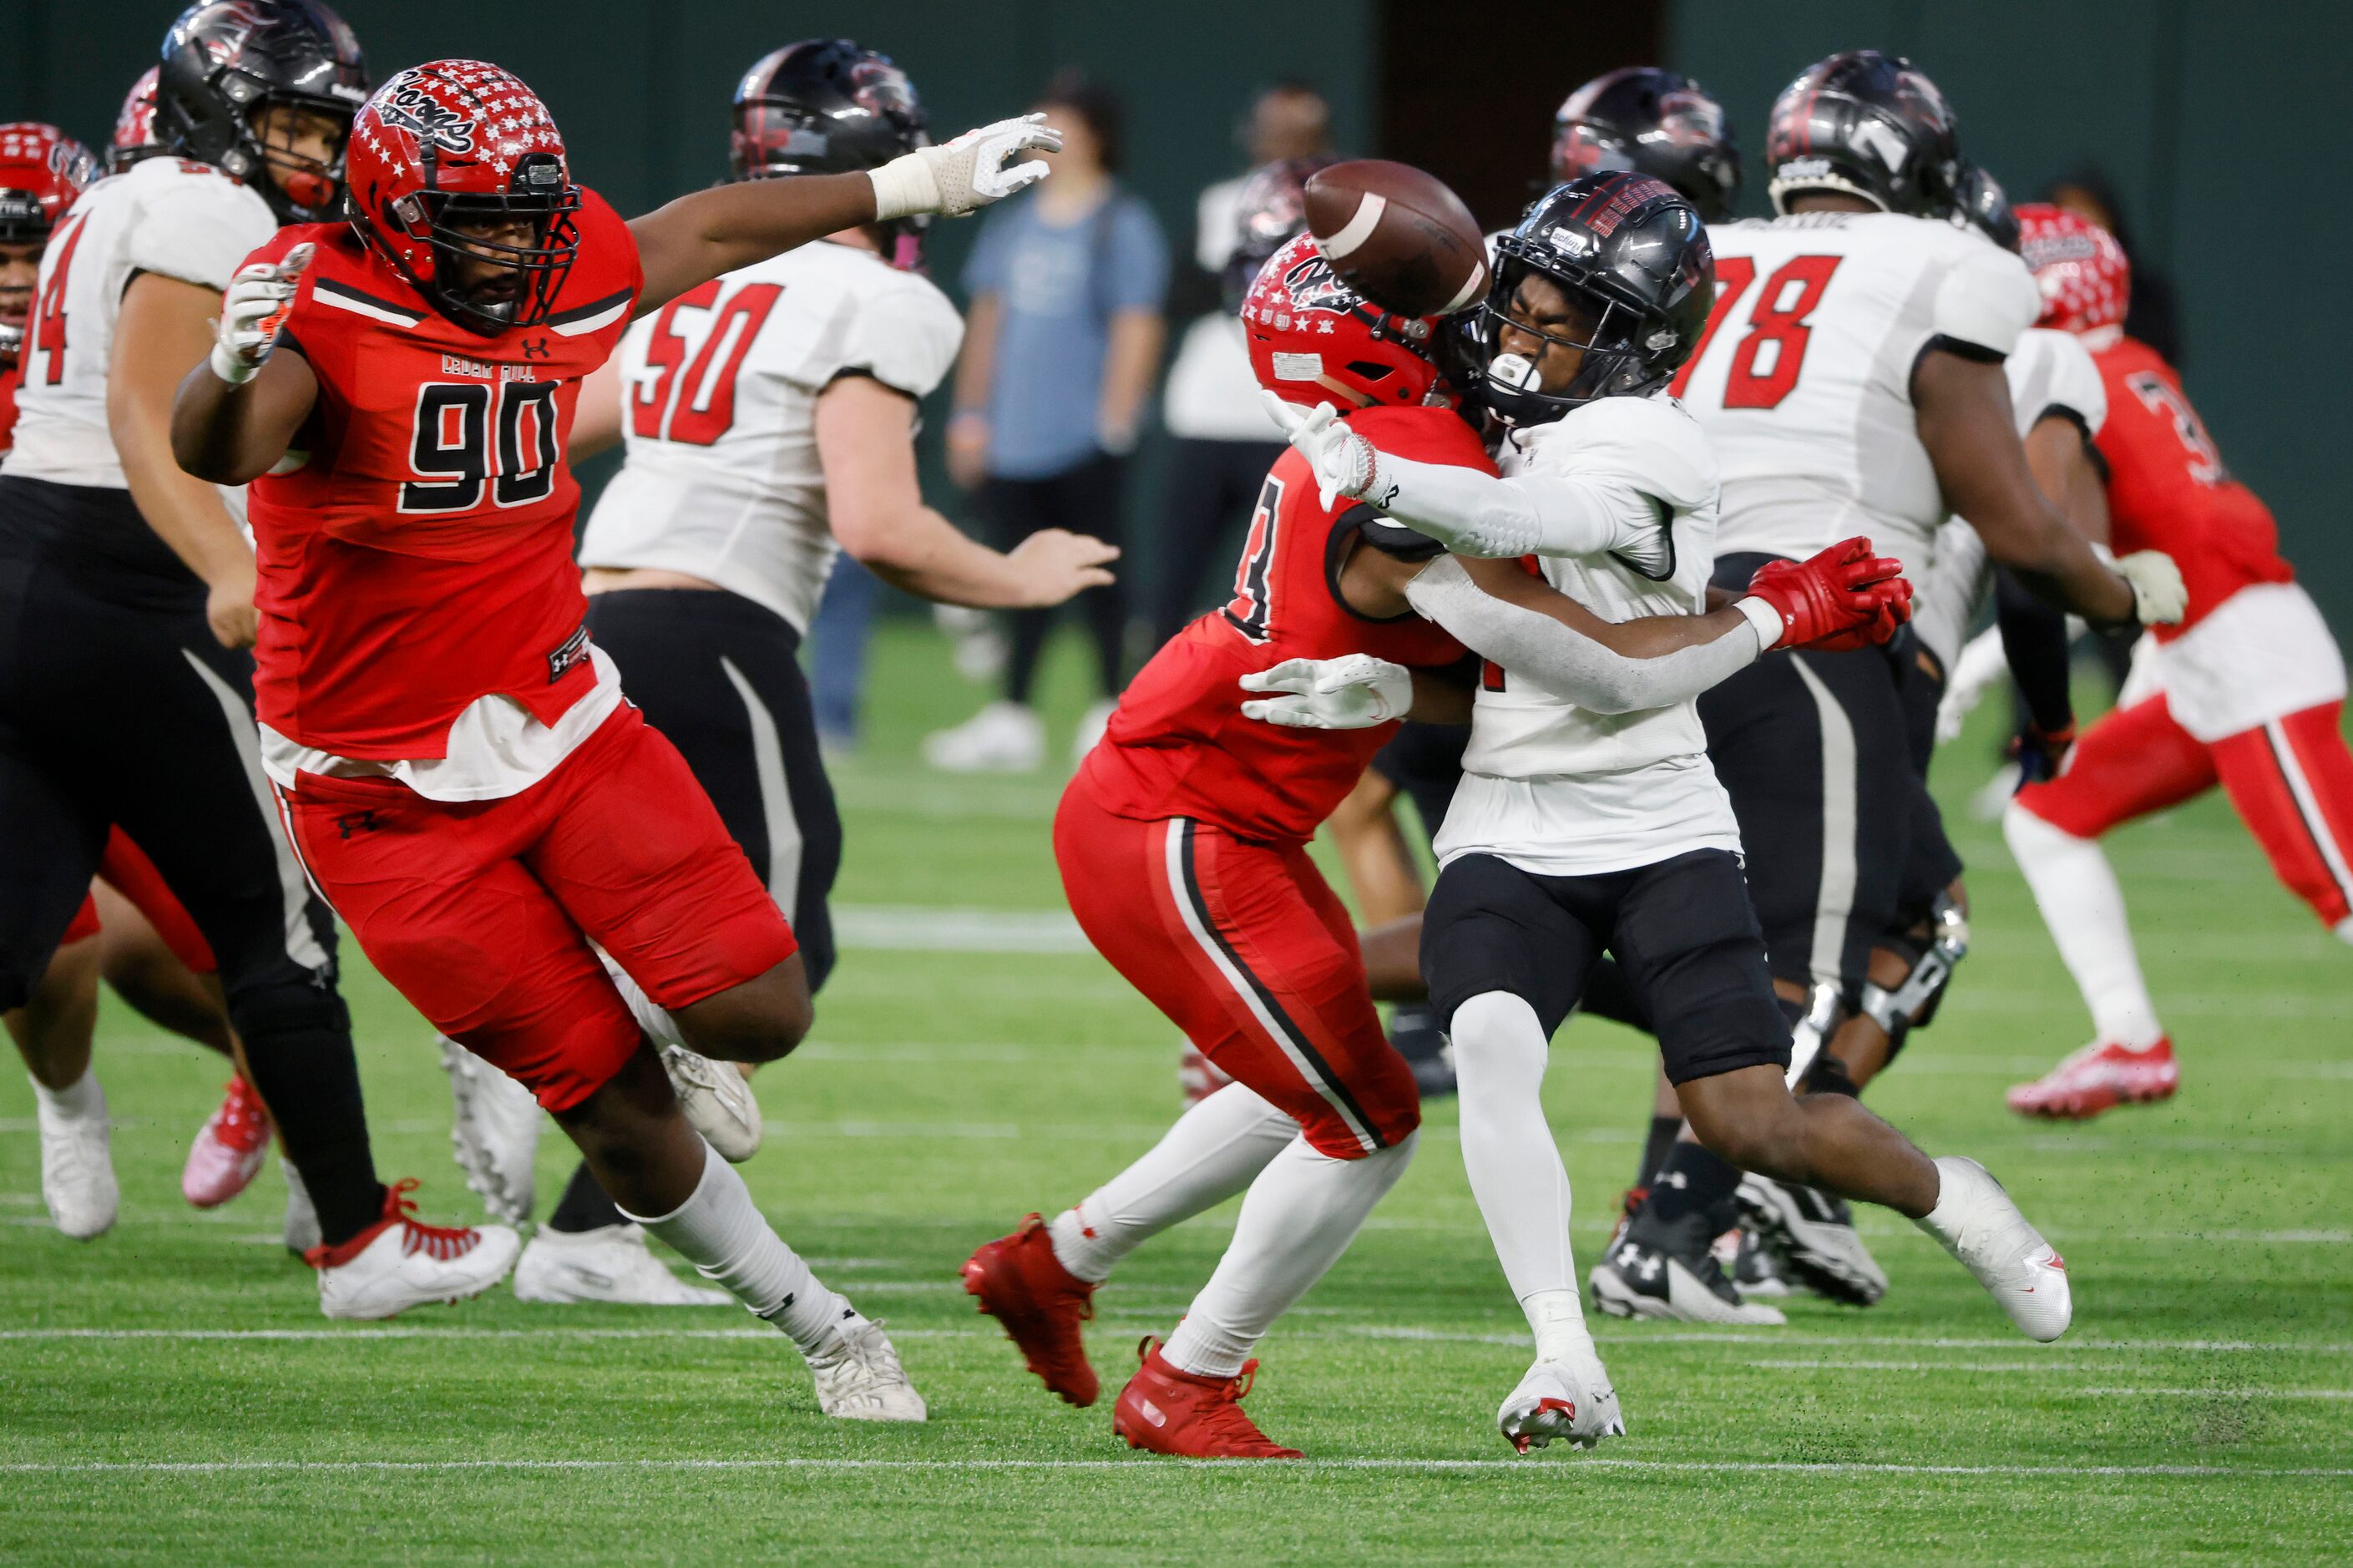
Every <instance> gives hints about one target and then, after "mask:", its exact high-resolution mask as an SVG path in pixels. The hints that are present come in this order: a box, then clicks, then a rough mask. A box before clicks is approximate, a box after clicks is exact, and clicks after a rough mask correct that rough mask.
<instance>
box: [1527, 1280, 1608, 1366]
mask: <svg viewBox="0 0 2353 1568" xmlns="http://www.w3.org/2000/svg"><path fill="white" fill-rule="evenodd" d="M1520 1310H1521V1311H1523V1312H1525V1313H1526V1314H1527V1315H1528V1328H1529V1330H1530V1331H1532V1332H1533V1333H1534V1334H1535V1339H1536V1360H1538V1361H1567V1360H1568V1359H1569V1357H1570V1356H1571V1355H1572V1354H1574V1353H1576V1352H1584V1353H1586V1354H1588V1355H1591V1354H1592V1353H1594V1352H1593V1332H1592V1331H1591V1330H1589V1329H1588V1328H1587V1327H1586V1326H1585V1302H1584V1300H1583V1299H1582V1298H1580V1297H1579V1296H1578V1294H1577V1292H1576V1291H1574V1290H1539V1291H1537V1292H1536V1293H1535V1294H1534V1295H1533V1296H1527V1297H1525V1298H1523V1299H1522V1300H1521V1301H1520Z"/></svg>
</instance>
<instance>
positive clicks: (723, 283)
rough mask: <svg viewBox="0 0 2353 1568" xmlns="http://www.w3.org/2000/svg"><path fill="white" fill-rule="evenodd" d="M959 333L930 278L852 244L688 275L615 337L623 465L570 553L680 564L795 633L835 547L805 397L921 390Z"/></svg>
mask: <svg viewBox="0 0 2353 1568" xmlns="http://www.w3.org/2000/svg"><path fill="white" fill-rule="evenodd" d="M963 341H964V322H963V321H962V320H961V319H960V318H959V317H958V316H957V315H956V311H955V306H954V305H951V304H949V303H948V300H947V296H946V295H944V294H943V293H941V292H940V291H939V289H938V288H937V287H936V286H934V284H933V283H932V282H931V281H930V280H929V279H924V278H921V277H918V276H917V275H916V274H914V273H912V272H902V271H900V270H899V269H897V268H893V267H892V266H891V264H890V263H888V262H886V261H884V260H883V259H882V258H881V257H879V256H877V255H875V254H874V253H873V252H872V251H870V250H861V249H859V248H857V247H852V246H847V245H829V244H817V245H805V246H802V247H800V248H798V249H797V250H788V251H786V252H785V253H784V254H783V255H781V256H776V257H771V258H768V259H767V260H765V261H761V262H755V263H754V264H753V265H752V266H750V267H744V268H737V269H736V270H735V271H733V272H730V273H728V274H727V275H726V276H725V277H723V278H717V279H712V281H710V282H708V283H705V284H703V285H702V287H700V288H696V289H688V290H687V291H686V292H685V293H683V294H681V295H680V296H679V297H678V298H677V299H675V300H671V301H670V303H669V304H667V305H665V306H663V307H662V308H661V310H659V311H657V312H655V313H654V314H652V315H651V316H649V317H648V318H646V319H645V320H643V321H639V322H638V324H637V325H636V326H634V327H632V328H630V329H629V332H628V336H627V337H625V338H623V339H622V340H621V347H620V350H619V352H618V355H617V358H618V360H619V364H620V372H621V384H622V407H621V419H622V425H621V429H622V433H623V438H624V439H625V440H626V441H627V442H628V463H627V464H626V465H625V466H624V467H623V468H622V469H621V471H620V473H619V474H618V475H617V476H616V477H615V479H614V480H613V482H612V483H611V484H610V485H608V486H607V487H606V489H605V493H604V495H603V496H602V497H600V498H599V499H598V500H597V502H596V510H595V511H594V512H592V513H590V514H589V518H588V531H587V533H586V535H585V536H584V537H583V538H582V540H581V542H580V563H581V564H582V565H583V566H644V567H659V568H661V569H663V570H665V571H670V572H683V573H687V574H691V575H692V576H696V577H700V578H702V579H703V580H704V581H705V582H709V583H716V584H719V586H721V587H722V588H724V589H726V590H728V591H729V592H730V593H734V594H740V595H743V596H744V597H745V598H747V599H750V600H752V601H753V602H754V603H755V604H758V605H762V606H764V607H765V608H766V609H769V610H771V611H774V612H775V613H776V614H777V615H779V616H783V617H784V618H785V619H786V621H787V622H789V623H791V625H792V627H793V629H794V630H795V631H797V632H804V633H805V632H807V630H808V623H809V617H810V616H812V615H814V614H815V613H816V611H817V602H818V595H820V594H822V593H823V592H824V589H825V580H826V575H827V574H828V573H829V572H830V571H831V570H832V569H833V558H834V556H835V554H836V553H837V548H836V546H835V544H834V542H833V531H832V528H831V525H830V523H829V521H828V514H827V511H826V498H825V469H824V467H823V465H822V464H821V463H819V461H818V448H817V402H818V395H820V394H821V393H823V392H824V391H825V389H826V388H827V387H828V385H830V384H832V383H833V382H835V381H837V380H839V378H841V377H843V376H865V377H869V378H871V379H872V380H874V381H877V382H880V383H881V384H883V385H884V386H887V387H890V388H891V389H892V391H894V392H900V393H903V394H905V395H907V397H909V398H910V399H921V398H923V397H924V396H926V395H929V394H930V393H931V391H932V389H933V388H934V387H935V386H937V385H939V384H940V382H941V380H942V378H943V377H944V376H945V375H946V374H947V373H948V368H949V366H951V365H953V364H954V363H955V356H956V349H957V347H958V345H960V344H961V343H962V342H963Z"/></svg>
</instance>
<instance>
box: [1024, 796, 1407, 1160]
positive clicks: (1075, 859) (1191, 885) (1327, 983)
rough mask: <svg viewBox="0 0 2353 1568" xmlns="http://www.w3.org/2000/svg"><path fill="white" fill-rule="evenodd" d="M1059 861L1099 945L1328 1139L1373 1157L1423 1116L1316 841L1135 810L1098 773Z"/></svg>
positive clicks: (1216, 1050)
mask: <svg viewBox="0 0 2353 1568" xmlns="http://www.w3.org/2000/svg"><path fill="white" fill-rule="evenodd" d="M1054 858H1055V860H1056V861H1057V862H1058V863H1059V864H1060V867H1061V870H1062V889H1063V891H1064V892H1065V893H1066V894H1067V895H1068V896H1069V898H1070V901H1071V913H1072V914H1073V915H1075V916H1077V917H1078V921H1079V926H1080V929H1082V931H1085V932H1086V933H1087V940H1088V941H1090V942H1093V943H1094V944H1095V949H1096V951H1097V952H1101V953H1102V954H1103V957H1105V958H1106V959H1109V960H1110V961H1111V964H1112V967H1113V968H1114V969H1116V970H1118V971H1119V972H1120V973H1122V974H1124V975H1125V976H1126V977H1127V980H1128V983H1129V984H1132V985H1134V987H1135V988H1136V989H1137V990H1138V991H1141V992H1142V993H1144V994H1145V996H1146V997H1148V998H1149V999H1150V1000H1151V1002H1152V1004H1153V1005H1155V1006H1156V1007H1158V1008H1159V1009H1160V1010H1161V1011H1162V1012H1163V1013H1166V1015H1167V1016H1168V1017H1169V1019H1170V1021H1172V1022H1173V1023H1175V1024H1176V1026H1177V1027H1178V1028H1180V1029H1182V1030H1184V1031H1185V1035H1186V1037H1187V1039H1189V1040H1191V1041H1192V1042H1193V1044H1194V1045H1196V1046H1198V1047H1200V1049H1201V1052H1202V1054H1203V1055H1205V1056H1207V1057H1208V1058H1209V1059H1210V1060H1211V1061H1213V1062H1215V1063H1216V1064H1217V1065H1218V1066H1219V1068H1221V1069H1222V1070H1224V1071H1225V1072H1226V1073H1227V1074H1229V1076H1231V1077H1233V1078H1235V1079H1240V1081H1241V1082H1243V1083H1246V1084H1248V1085H1249V1086H1250V1088H1251V1089H1255V1090H1257V1091H1258V1093H1259V1094H1260V1095H1261V1096H1262V1097H1264V1098H1265V1099H1266V1100H1269V1101H1271V1103H1273V1104H1274V1105H1276V1106H1278V1107H1280V1108H1281V1109H1282V1110H1283V1111H1284V1112H1286V1113H1287V1114H1289V1115H1290V1116H1292V1117H1293V1118H1294V1119H1295V1120H1296V1121H1298V1122H1299V1125H1300V1127H1301V1129H1302V1131H1304V1132H1305V1133H1306V1135H1307V1141H1308V1142H1309V1143H1311V1144H1312V1145H1314V1147H1315V1148H1316V1149H1317V1150H1319V1151H1320V1152H1323V1153H1325V1154H1328V1155H1331V1156H1333V1157H1335V1158H1336V1159H1342V1160H1353V1159H1361V1158H1362V1157H1363V1156H1365V1155H1366V1154H1368V1153H1371V1152H1374V1151H1375V1150H1377V1149H1384V1148H1388V1147H1389V1146H1390V1145H1392V1144H1395V1143H1397V1142H1400V1141H1402V1140H1403V1139H1404V1138H1406V1137H1407V1136H1408V1135H1409V1133H1411V1132H1412V1131H1413V1130H1414V1129H1415V1128H1416V1127H1418V1126H1419V1125H1420V1124H1421V1100H1420V1096H1419V1092H1418V1091H1417V1090H1416V1089H1415V1088H1414V1081H1413V1072H1412V1069H1411V1068H1408V1067H1407V1066H1406V1064H1405V1058H1402V1057H1400V1056H1398V1053H1397V1051H1396V1050H1395V1049H1394V1048H1393V1047H1391V1046H1390V1045H1389V1042H1388V1037H1387V1036H1386V1035H1384V1034H1383V1033H1382V1032H1381V1021H1380V1016H1379V1015H1378V1014H1377V1013H1376V1012H1375V1011H1374V1010H1373V999H1372V993H1371V992H1370V991H1369V990H1368V989H1367V988H1366V983H1365V965H1364V960H1363V959H1362V958H1361V957H1360V956H1359V955H1358V953H1357V951H1356V927H1355V925H1354V924H1353V923H1352V922H1351V921H1349V919H1348V911H1347V910H1346V909H1345V908H1344V907H1343V906H1342V905H1341V903H1340V900H1339V899H1338V898H1337V897H1335V895H1334V893H1333V891H1332V889H1330V887H1328V886H1326V885H1325V883H1324V878H1323V875H1322V874H1321V873H1320V872H1318V871H1317V870H1316V869H1315V866H1314V862H1313V861H1311V860H1310V859H1309V858H1307V851H1306V849H1305V847H1303V846H1301V845H1296V844H1292V845H1279V844H1265V843H1255V842H1251V841H1249V840H1246V839H1240V838H1236V837H1233V836H1232V835H1230V834H1229V833H1226V832H1224V831H1222V830H1220V829H1219V828H1216V827H1212V826H1209V825H1208V824H1207V823H1203V822H1196V821H1194V820H1192V819H1191V818H1189V817H1181V816H1179V817H1169V818H1166V819H1163V820H1160V821H1155V822H1139V821H1137V820H1135V819H1134V818H1133V817H1126V816H1116V815H1114V814H1113V813H1112V812H1110V811H1107V810H1105V809H1104V808H1103V806H1101V805H1097V804H1096V802H1095V801H1094V799H1093V797H1092V794H1091V793H1090V792H1089V791H1088V789H1087V787H1086V783H1085V775H1083V774H1082V775H1081V776H1080V777H1079V778H1078V779H1076V780H1074V781H1072V783H1071V786H1070V788H1069V789H1067V790H1065V791H1064V792H1063V794H1062V805H1061V809H1060V811H1058V812H1057V813H1056V814H1055V816H1054Z"/></svg>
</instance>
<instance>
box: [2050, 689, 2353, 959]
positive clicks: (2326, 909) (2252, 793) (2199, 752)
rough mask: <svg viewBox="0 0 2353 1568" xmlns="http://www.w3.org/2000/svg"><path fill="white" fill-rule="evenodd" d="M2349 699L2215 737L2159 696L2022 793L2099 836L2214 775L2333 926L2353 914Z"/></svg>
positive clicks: (2098, 732) (2119, 717) (2124, 714)
mask: <svg viewBox="0 0 2353 1568" xmlns="http://www.w3.org/2000/svg"><path fill="white" fill-rule="evenodd" d="M2343 707H2344V704H2343V703H2341V702H2329V703H2324V704H2323V705H2321V706H2320V707H2317V708H2306V709H2305V710H2302V711H2300V712H2295V713H2291V714H2289V715H2288V716H2287V717H2286V718H2284V719H2274V720H2273V721H2271V722H2269V723H2267V724H2263V725H2261V726H2259V727H2258V728H2255V729H2253V730H2242V731H2239V733H2237V734H2235V735H2226V736H2224V737H2223V738H2222V739H2221V740H2220V741H2216V742H2213V743H2212V744H2211V745H2209V744H2207V743H2206V742H2201V741H2200V740H2198V739H2197V738H2196V737H2194V736H2192V735H2191V734H2190V733H2189V731H2187V730H2184V729H2183V728H2182V727H2181V726H2180V725H2179V723H2177V722H2175V721H2174V718H2173V714H2172V712H2171V711H2170V710H2168V708H2167V707H2166V705H2165V699H2164V697H2163V696H2162V695H2159V696H2156V697H2150V698H2147V699H2145V700H2142V701H2139V702H2136V703H2134V704H2133V705H2132V706H2131V707H2129V708H2120V709H2117V710H2116V711H2114V712H2112V713H2110V714H2108V715H2107V716H2106V717H2105V718H2103V719H2101V720H2100V721H2099V722H2097V723H2096V724H2094V725H2093V726H2092V727H2091V728H2090V729H2089V730H2087V731H2084V738H2083V739H2082V740H2081V741H2079V742H2076V745H2075V749H2074V750H2073V752H2070V753H2069V754H2068V758H2067V767H2066V771H2065V772H2064V773H2061V774H2060V775H2059V776H2058V777H2057V778H2055V779H2052V780H2051V781H2050V782H2048V783H2046V784H2029V785H2027V787H2026V788H2024V789H2022V790H2021V791H2019V792H2018V804H2019V805H2021V806H2023V807H2025V808H2026V809H2027V810H2029V811H2031V812H2032V813H2033V814H2034V815H2035V816H2039V817H2041V818H2042V820H2043V821H2045V822H2047V823H2049V824H2051V826H2053V827H2056V828H2058V829H2059V830H2060V831H2061V832H2063V833H2072V834H2073V835H2074V836H2075V837H2078V838H2097V837H2100V835H2102V834H2104V833H2105V832H2106V831H2107V830H2108V829H2109V828H2111V827H2114V826H2117V825H2118V824H2119V823H2125V822H2130V821H2132V820H2133V819H2134V818H2135V817H2138V816H2147V815H2148V814H2149V813H2150V812H2153V811H2162V810H2164V809H2165V808H2166V807H2168V806H2171V805H2180V804H2181V803H2182V802H2183V801H2186V800H2189V799H2190V798H2191V797H2192V796H2194V795H2202V794H2204V793H2205V792H2206V791H2207V790H2209V789H2211V788H2212V787H2213V786H2214V785H2215V784H2217V783H2218V782H2219V783H2220V784H2221V786H2222V789H2223V792H2224V793H2225V794H2227V795H2229V796H2230V797H2231V805H2232V807H2233V808H2234V809H2236V810H2237V812H2238V814H2239V820H2240V821H2242V822H2243V823H2245V824H2246V825H2247V830H2248V831H2249V832H2251V833H2253V835H2254V836H2255V842H2257V843H2258V844H2261V845H2262V846H2263V853H2264V854H2266V855H2268V856H2270V857H2271V861H2272V869H2273V870H2274V872H2276V873H2278V876H2279V879H2280V880H2281V881H2283V882H2284V883H2286V884H2287V887H2288V889H2289V890H2290V891H2291V892H2293V893H2295V896H2296V897H2297V898H2299V899H2302V900H2304V901H2305V902H2306V903H2307V904H2309V905H2311V906H2312V908H2313V911H2314V912H2315V913H2316V914H2317V915H2319V916H2320V918H2321V920H2322V921H2324V922H2326V923H2327V924H2328V925H2331V926H2335V925H2337V923H2339V922H2340V921H2344V920H2345V919H2346V918H2347V917H2348V915H2353V752H2348V751H2347V750H2346V745H2345V732H2344V730H2343V729H2342V727H2341V720H2340V717H2339V715H2340V713H2341V710H2342V709H2343Z"/></svg>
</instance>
